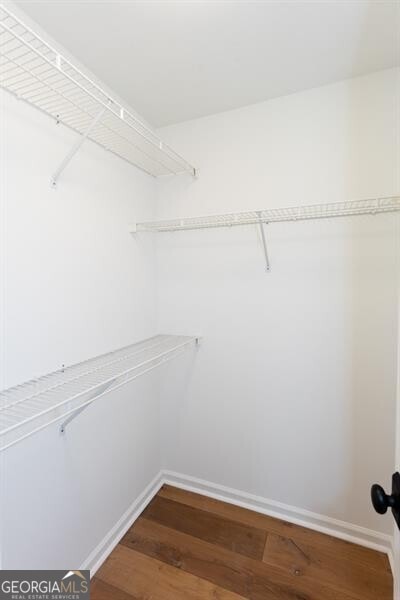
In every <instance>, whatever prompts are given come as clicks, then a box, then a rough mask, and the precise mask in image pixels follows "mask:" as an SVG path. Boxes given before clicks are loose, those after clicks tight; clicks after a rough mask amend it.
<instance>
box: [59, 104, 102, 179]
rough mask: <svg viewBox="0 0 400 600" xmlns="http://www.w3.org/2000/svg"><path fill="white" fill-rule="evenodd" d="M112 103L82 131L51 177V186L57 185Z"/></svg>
mask: <svg viewBox="0 0 400 600" xmlns="http://www.w3.org/2000/svg"><path fill="white" fill-rule="evenodd" d="M110 104H111V101H109V102H108V104H107V106H105V107H103V108H102V109H101V110H100V112H99V113H98V114H97V115H96V116H95V117H94V118H93V120H92V121H91V123H89V126H88V127H87V128H86V129H85V131H84V132H83V133H82V135H81V136H80V137H79V139H78V140H77V141H76V142H75V144H74V145H73V146H72V148H71V150H70V151H69V152H68V154H67V156H66V157H65V158H64V159H63V161H62V162H61V164H60V166H59V167H58V169H57V170H56V171H55V172H54V173H53V176H52V178H51V187H53V188H56V187H57V181H58V179H59V177H60V175H61V173H62V172H63V171H64V169H65V167H66V166H67V165H68V164H69V163H70V162H71V160H72V159H73V157H74V156H75V154H76V153H77V152H78V150H79V148H80V147H81V146H82V144H83V143H84V141H85V140H86V139H87V137H88V136H89V135H90V133H91V132H92V131H93V129H94V128H95V127H96V125H97V123H98V122H99V121H100V119H101V117H102V116H103V115H104V113H105V111H106V110H107V108H108V106H109V105H110Z"/></svg>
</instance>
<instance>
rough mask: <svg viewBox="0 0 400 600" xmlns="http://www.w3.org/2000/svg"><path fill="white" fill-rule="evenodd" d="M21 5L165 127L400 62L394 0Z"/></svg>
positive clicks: (129, 0)
mask: <svg viewBox="0 0 400 600" xmlns="http://www.w3.org/2000/svg"><path fill="white" fill-rule="evenodd" d="M17 4H18V5H19V6H20V8H22V9H23V10H24V11H25V12H26V13H28V15H29V16H30V17H32V18H33V19H34V20H36V21H37V22H38V23H39V25H41V26H42V28H43V29H45V30H46V31H47V32H48V33H49V34H50V35H51V36H52V37H53V38H55V39H56V40H57V41H59V42H60V43H61V44H62V45H63V46H64V47H65V48H66V49H67V50H68V51H70V52H71V53H72V54H74V55H75V56H76V57H77V58H78V59H79V60H80V61H81V62H82V63H83V64H84V65H86V66H87V67H88V68H89V69H90V70H91V71H92V72H93V73H95V75H97V76H98V77H99V78H100V79H102V80H103V81H104V82H105V83H106V84H107V85H108V86H109V87H111V88H112V89H114V90H115V92H116V93H117V94H119V95H120V96H121V97H122V98H123V99H125V100H126V101H127V102H128V103H129V104H131V105H132V106H133V107H134V108H135V109H136V110H137V111H138V112H139V113H140V114H142V115H143V116H144V117H145V118H146V119H147V120H148V121H149V122H150V123H151V124H152V125H154V126H156V127H160V126H163V125H167V124H170V123H176V122H179V121H185V120H187V119H192V118H195V117H200V116H204V115H208V114H213V113H216V112H220V111H224V110H228V109H232V108H237V107H240V106H245V105H248V104H252V103H255V102H260V101H263V100H266V99H268V98H273V97H276V96H282V95H285V94H290V93H292V92H296V91H299V90H304V89H307V88H311V87H316V86H319V85H324V84H327V83H331V82H334V81H338V80H341V79H345V78H348V77H352V76H356V75H362V74H365V73H368V72H371V71H376V70H379V69H385V68H389V67H392V66H394V65H395V64H399V56H400V51H399V37H400V25H399V10H400V9H399V7H400V3H399V2H397V1H391V0H376V1H369V0H335V1H332V0H315V1H309V2H304V1H300V0H292V1H286V0H285V1H284V0H281V1H279V0H278V1H274V0H265V1H262V0H259V1H257V0H246V1H245V0H243V1H242V0H236V1H230V0H208V1H207V0H180V1H173V0H160V1H158V0H150V1H143V0H125V1H116V0H109V1H104V0H103V1H101V2H96V1H93V0H79V1H76V0H74V1H71V0H68V1H66V0H46V1H41V2H38V1H36V0H29V1H24V2H22V1H19V2H17Z"/></svg>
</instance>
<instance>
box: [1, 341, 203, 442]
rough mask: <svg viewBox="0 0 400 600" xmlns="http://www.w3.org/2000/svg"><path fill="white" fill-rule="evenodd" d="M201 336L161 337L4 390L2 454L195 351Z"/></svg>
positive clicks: (66, 422) (62, 426)
mask: <svg viewBox="0 0 400 600" xmlns="http://www.w3.org/2000/svg"><path fill="white" fill-rule="evenodd" d="M198 342H199V338H196V337H188V336H177V335H157V336H154V337H152V338H149V339H147V340H144V341H142V342H139V343H136V344H132V345H130V346H126V347H125V348H121V349H119V350H116V351H114V352H110V353H108V354H104V355H102V356H98V357H96V358H92V359H89V360H87V361H85V362H81V363H78V364H76V365H73V366H70V367H67V368H65V369H62V370H59V371H55V372H54V373H51V374H49V375H46V376H43V377H40V378H38V379H34V380H32V381H28V382H26V383H23V384H21V385H17V386H15V387H12V388H9V389H6V390H4V391H2V392H0V451H2V450H5V449H6V448H9V447H10V446H12V445H13V444H16V443H17V442H19V441H21V440H23V439H25V438H26V437H28V436H30V435H32V434H34V433H35V432H37V431H40V430H41V429H43V428H44V427H47V426H48V425H50V424H52V423H55V422H58V421H62V425H61V428H60V431H61V432H62V433H64V431H65V428H66V425H67V424H68V423H69V422H70V421H71V420H72V419H73V418H75V416H77V414H79V413H80V412H81V411H82V410H83V409H85V408H86V407H87V406H89V405H90V404H91V403H92V402H94V401H95V400H98V399H99V398H100V397H102V396H104V395H105V394H107V393H109V392H111V391H113V390H116V389H118V388H119V387H121V386H123V385H126V384H127V383H129V382H131V381H133V380H134V379H136V378H137V377H140V376H141V375H144V374H145V373H148V372H149V371H151V370H152V369H154V368H156V367H158V366H160V365H161V364H163V363H165V362H167V361H169V360H171V359H173V358H175V357H177V356H179V355H180V354H181V353H182V352H184V351H185V350H186V349H188V348H189V347H194V346H195V345H196V344H197V343H198Z"/></svg>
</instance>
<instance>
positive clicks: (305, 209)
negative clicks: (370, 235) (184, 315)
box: [132, 196, 400, 233]
mask: <svg viewBox="0 0 400 600" xmlns="http://www.w3.org/2000/svg"><path fill="white" fill-rule="evenodd" d="M397 211H400V196H389V197H385V198H371V199H368V200H349V201H345V202H332V203H325V204H310V205H308V206H292V207H287V208H268V209H263V210H253V211H246V212H236V213H226V214H217V215H204V216H199V217H185V218H181V219H169V220H164V221H148V222H144V223H136V224H135V225H133V227H132V233H136V232H146V231H147V232H152V231H155V232H157V231H158V232H164V231H165V232H167V231H183V230H190V229H208V228H213V227H235V226H240V225H259V224H260V223H261V224H268V223H279V222H284V221H306V220H310V219H328V218H333V217H349V216H356V215H374V214H379V213H391V212H397Z"/></svg>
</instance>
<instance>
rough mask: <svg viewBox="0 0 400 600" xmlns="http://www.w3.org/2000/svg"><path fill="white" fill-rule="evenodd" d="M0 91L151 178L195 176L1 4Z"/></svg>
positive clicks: (148, 130) (143, 126) (136, 119)
mask: <svg viewBox="0 0 400 600" xmlns="http://www.w3.org/2000/svg"><path fill="white" fill-rule="evenodd" d="M0 85H1V87H3V88H5V89H7V90H9V91H10V92H12V93H13V94H14V95H15V96H17V97H18V98H21V99H23V100H25V101H27V102H28V103H29V104H31V105H33V106H35V107H36V108H38V109H40V110H41V111H43V112H45V113H47V114H48V115H50V116H51V117H53V118H54V119H55V120H56V122H57V123H59V122H61V123H63V124H64V125H66V126H68V127H70V128H72V129H73V130H75V131H76V132H78V133H80V134H82V135H85V137H88V138H89V139H91V140H92V141H94V142H96V143H97V144H99V145H100V146H102V147H103V148H106V149H107V150H109V151H111V152H113V153H114V154H116V155H117V156H119V157H120V158H123V159H125V160H127V161H128V162H129V163H131V164H133V165H135V166H137V167H139V168H140V169H142V170H143V171H145V172H147V173H149V174H150V175H153V176H155V177H158V176H163V175H169V174H180V173H190V174H191V175H193V176H194V175H195V169H194V167H193V166H192V165H190V164H189V163H188V162H187V161H186V160H185V159H184V158H182V156H180V155H179V154H177V153H176V152H175V151H174V150H172V149H171V148H170V147H169V146H167V145H166V144H164V143H163V142H162V140H161V139H160V138H159V137H158V136H157V134H156V133H155V132H154V131H152V130H151V128H150V127H149V126H148V125H147V124H146V123H144V122H143V121H142V120H140V119H139V117H137V116H136V115H134V114H132V113H131V112H130V111H129V110H128V109H126V108H125V107H124V106H122V105H121V104H120V103H119V102H118V101H116V100H115V99H113V98H112V97H111V96H110V94H108V93H107V92H106V91H105V90H103V89H102V88H101V87H100V86H99V85H97V84H96V83H95V82H94V81H92V80H91V79H90V78H89V77H88V76H87V75H85V74H84V73H83V72H82V71H81V70H80V69H78V68H77V67H76V66H74V65H73V64H72V62H71V61H70V60H68V59H67V58H65V57H64V56H63V55H62V54H60V52H58V50H57V49H56V48H53V47H52V46H51V45H50V44H49V43H48V42H46V41H45V40H43V39H42V37H40V35H38V34H37V33H35V32H34V31H33V30H32V29H31V28H30V27H29V26H28V25H26V24H24V23H23V22H22V21H21V20H20V19H19V18H18V17H17V16H15V15H14V14H13V13H12V12H10V11H9V10H8V9H7V8H5V7H4V6H3V5H1V4H0ZM88 132H89V133H88Z"/></svg>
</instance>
